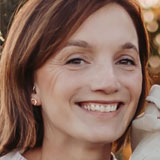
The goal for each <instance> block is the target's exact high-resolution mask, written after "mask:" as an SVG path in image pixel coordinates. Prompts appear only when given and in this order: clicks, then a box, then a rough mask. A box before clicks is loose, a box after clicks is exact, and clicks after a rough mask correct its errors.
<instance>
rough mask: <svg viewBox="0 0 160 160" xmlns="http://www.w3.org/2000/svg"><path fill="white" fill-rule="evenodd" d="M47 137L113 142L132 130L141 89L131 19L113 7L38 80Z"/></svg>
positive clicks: (101, 12)
mask: <svg viewBox="0 0 160 160" xmlns="http://www.w3.org/2000/svg"><path fill="white" fill-rule="evenodd" d="M35 86H36V91H37V93H36V95H32V96H36V98H37V99H38V101H39V103H40V104H41V105H42V114H43V119H44V126H45V137H51V135H54V137H55V139H56V140H58V139H62V137H63V138H68V139H69V138H71V139H72V138H74V139H79V140H85V141H89V142H107V143H110V142H113V141H115V140H117V139H118V138H119V137H120V136H122V134H123V133H124V131H125V130H126V128H127V126H128V125H129V123H130V121H131V119H132V118H133V116H134V114H135V111H136V109H137V104H138V101H139V97H140V94H141V89H142V71H141V63H140V57H139V49H138V37H137V34H136V30H135V27H134V24H133V22H132V19H131V18H130V16H129V15H128V13H127V12H126V11H125V10H124V9H123V8H122V7H121V6H120V5H118V4H115V3H112V4H108V5H106V6H104V7H103V8H101V9H99V10H98V11H96V12H95V13H94V14H92V15H91V16H90V17H89V18H88V19H87V20H86V21H84V23H83V24H82V25H81V26H80V28H79V29H78V30H77V31H76V32H75V33H74V34H73V35H72V37H71V38H70V39H69V41H68V42H67V43H66V45H65V46H64V48H63V49H62V50H61V51H59V53H57V54H56V55H54V56H53V57H52V58H50V59H49V60H48V61H47V62H46V63H45V64H44V65H43V66H42V67H41V68H40V69H38V70H37V72H36V74H35Z"/></svg>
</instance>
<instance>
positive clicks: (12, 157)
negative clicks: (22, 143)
mask: <svg viewBox="0 0 160 160" xmlns="http://www.w3.org/2000/svg"><path fill="white" fill-rule="evenodd" d="M0 160H27V159H25V158H24V157H23V156H22V155H21V154H20V153H19V152H18V151H14V152H10V153H8V154H6V155H4V156H2V157H0Z"/></svg>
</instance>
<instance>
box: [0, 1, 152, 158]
mask: <svg viewBox="0 0 160 160" xmlns="http://www.w3.org/2000/svg"><path fill="white" fill-rule="evenodd" d="M112 2H115V3H118V4H120V5H121V6H122V7H124V9H125V10H126V11H127V12H128V13H129V15H130V17H131V18H132V20H133V22H134V25H135V28H136V31H137V35H138V40H139V51H140V60H141V65H142V74H143V86H142V93H141V96H140V100H139V105H138V109H137V112H136V115H137V114H138V113H139V111H140V110H141V108H142V106H143V104H144V98H145V95H146V88H147V78H146V77H147V76H146V75H147V71H146V65H147V60H148V52H149V44H148V36H147V32H146V29H145V27H144V22H143V19H142V13H141V9H140V8H139V5H138V4H137V3H136V2H135V1H134V0H34V1H32V0H30V1H27V2H26V4H25V5H24V6H23V7H22V8H21V9H20V10H19V12H18V13H17V14H16V16H15V18H14V21H13V24H12V26H11V28H10V31H9V33H8V36H7V39H6V42H5V45H4V49H3V52H2V57H1V63H0V74H1V75H0V77H1V78H0V98H1V100H0V103H1V104H0V156H1V155H4V154H6V153H8V152H10V151H12V150H14V149H18V150H21V151H25V150H27V149H30V148H33V147H36V146H41V145H42V141H43V133H44V130H43V118H42V114H41V108H40V107H39V108H35V107H34V106H32V104H31V102H30V96H31V93H32V88H33V84H34V73H35V71H36V70H37V69H38V68H40V67H41V66H42V65H43V64H44V63H45V62H46V61H47V60H48V59H49V58H50V57H51V56H52V55H53V54H55V53H57V52H58V51H59V50H60V49H61V47H62V46H63V45H64V43H65V42H66V41H67V40H68V39H69V37H70V36H71V35H72V34H73V33H74V32H75V31H76V30H77V29H78V28H79V26H80V25H81V24H82V23H83V22H84V21H85V20H86V18H87V17H88V16H90V15H91V14H92V13H94V12H95V11H97V10H98V9H99V8H101V7H103V6H104V5H106V4H108V3H112ZM117 27H118V26H117ZM136 115H135V116H136ZM124 139H125V135H124V136H122V138H121V140H120V141H119V142H118V141H117V143H118V147H117V149H118V148H120V146H121V145H122V144H123V141H124Z"/></svg>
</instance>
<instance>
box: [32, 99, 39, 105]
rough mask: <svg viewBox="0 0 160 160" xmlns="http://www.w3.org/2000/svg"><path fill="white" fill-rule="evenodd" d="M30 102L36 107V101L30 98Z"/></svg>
mask: <svg viewBox="0 0 160 160" xmlns="http://www.w3.org/2000/svg"><path fill="white" fill-rule="evenodd" d="M31 102H32V104H33V105H34V106H36V105H37V103H38V102H37V100H36V99H34V98H31Z"/></svg>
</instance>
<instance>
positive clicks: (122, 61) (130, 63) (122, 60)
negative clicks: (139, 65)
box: [118, 58, 135, 66]
mask: <svg viewBox="0 0 160 160" xmlns="http://www.w3.org/2000/svg"><path fill="white" fill-rule="evenodd" d="M118 64H122V65H132V66H135V62H134V61H133V60H132V59H129V58H124V59H121V60H120V61H119V62H118Z"/></svg>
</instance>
